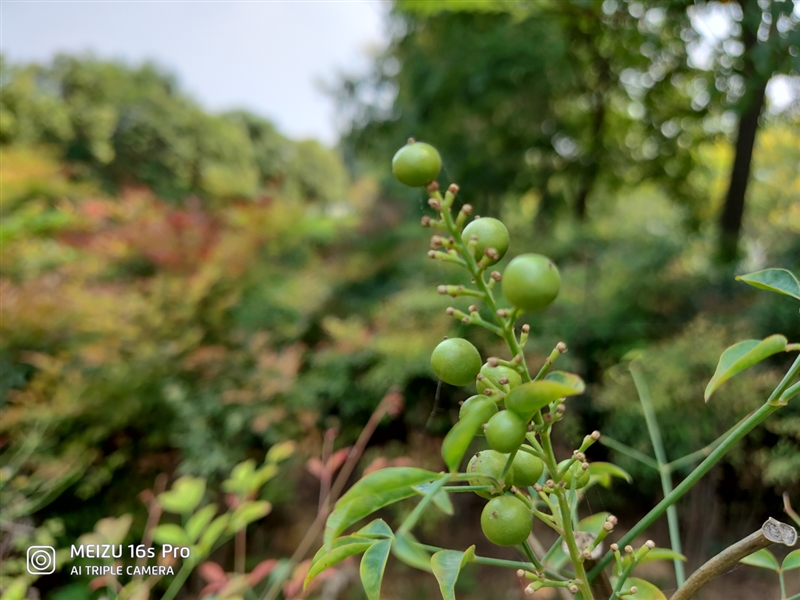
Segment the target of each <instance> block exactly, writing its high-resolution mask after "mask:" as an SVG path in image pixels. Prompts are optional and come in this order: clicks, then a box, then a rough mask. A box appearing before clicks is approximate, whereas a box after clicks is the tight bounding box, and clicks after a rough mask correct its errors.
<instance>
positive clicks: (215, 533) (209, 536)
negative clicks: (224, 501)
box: [197, 513, 231, 555]
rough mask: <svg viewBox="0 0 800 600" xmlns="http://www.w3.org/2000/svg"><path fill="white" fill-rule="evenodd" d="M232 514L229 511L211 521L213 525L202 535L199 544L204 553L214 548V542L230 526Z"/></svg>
mask: <svg viewBox="0 0 800 600" xmlns="http://www.w3.org/2000/svg"><path fill="white" fill-rule="evenodd" d="M230 518H231V516H230V515H229V514H228V513H225V514H224V515H220V516H218V517H217V518H216V519H214V520H213V521H212V522H211V525H209V526H208V528H207V529H206V530H205V531H204V532H203V535H201V536H200V541H199V542H198V544H197V547H198V549H199V550H200V552H201V553H202V554H204V555H205V554H208V553H209V552H211V550H212V549H213V548H214V544H215V543H216V542H217V540H219V538H220V536H221V535H222V534H223V533H224V532H225V528H226V527H227V526H228V521H229V520H230Z"/></svg>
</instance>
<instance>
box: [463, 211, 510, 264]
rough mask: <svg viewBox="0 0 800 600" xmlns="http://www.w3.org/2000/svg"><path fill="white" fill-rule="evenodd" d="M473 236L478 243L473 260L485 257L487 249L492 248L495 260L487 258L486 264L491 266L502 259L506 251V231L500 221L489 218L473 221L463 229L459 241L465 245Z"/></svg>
mask: <svg viewBox="0 0 800 600" xmlns="http://www.w3.org/2000/svg"><path fill="white" fill-rule="evenodd" d="M473 235H474V236H477V237H478V242H477V245H476V246H475V254H474V256H475V260H480V259H481V258H483V257H484V256H486V255H485V252H486V249H487V248H494V249H495V250H496V251H497V256H496V257H495V258H491V257H490V258H487V262H488V264H489V265H493V264H495V263H497V262H498V261H499V260H500V259H501V258H503V256H505V254H506V251H508V229H506V226H505V225H504V224H503V222H502V221H498V220H497V219H493V218H491V217H484V218H482V219H475V220H474V221H472V222H471V223H470V224H469V225H467V226H466V227H465V228H464V231H463V232H462V234H461V239H462V240H463V241H464V243H465V244H468V243H469V240H470V238H471V237H472V236H473Z"/></svg>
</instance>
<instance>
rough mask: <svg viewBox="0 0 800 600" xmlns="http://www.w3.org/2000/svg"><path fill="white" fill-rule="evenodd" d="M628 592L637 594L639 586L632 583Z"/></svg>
mask: <svg viewBox="0 0 800 600" xmlns="http://www.w3.org/2000/svg"><path fill="white" fill-rule="evenodd" d="M630 592H631V594H638V593H639V588H638V587H636V586H635V585H632V586H631V589H630Z"/></svg>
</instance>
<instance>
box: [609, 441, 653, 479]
mask: <svg viewBox="0 0 800 600" xmlns="http://www.w3.org/2000/svg"><path fill="white" fill-rule="evenodd" d="M599 441H600V443H601V444H603V446H606V447H607V448H611V449H612V450H616V451H617V452H619V453H620V454H624V455H625V456H628V457H630V458H632V459H634V460H638V461H639V462H640V463H642V464H643V465H645V466H648V467H650V468H651V469H653V470H655V471H658V463H657V462H656V461H654V460H653V459H652V458H650V457H649V456H647V454H645V453H643V452H639V451H638V450H636V449H635V448H631V447H630V446H628V445H626V444H623V443H622V442H618V441H617V440H615V439H614V438H610V437H608V436H607V435H605V434H603V435H602V436H600V440H599Z"/></svg>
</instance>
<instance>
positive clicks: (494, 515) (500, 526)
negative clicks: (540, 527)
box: [481, 496, 533, 546]
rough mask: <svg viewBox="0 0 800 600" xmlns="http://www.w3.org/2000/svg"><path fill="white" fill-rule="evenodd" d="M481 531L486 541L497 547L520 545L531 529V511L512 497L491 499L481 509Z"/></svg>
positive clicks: (520, 501)
mask: <svg viewBox="0 0 800 600" xmlns="http://www.w3.org/2000/svg"><path fill="white" fill-rule="evenodd" d="M481 529H482V530H483V535H485V536H486V539H487V540H489V541H490V542H492V543H493V544H496V545H498V546H516V545H517V544H521V543H522V542H524V541H525V540H526V539H528V536H529V535H530V533H531V529H533V518H532V517H531V511H530V509H528V507H527V506H525V503H524V502H523V501H522V500H520V499H519V498H516V497H514V496H498V497H497V498H492V499H491V500H489V502H487V503H486V506H484V507H483V512H482V513H481Z"/></svg>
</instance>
